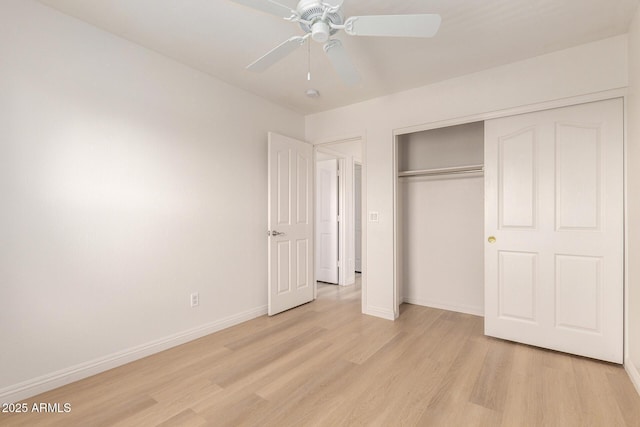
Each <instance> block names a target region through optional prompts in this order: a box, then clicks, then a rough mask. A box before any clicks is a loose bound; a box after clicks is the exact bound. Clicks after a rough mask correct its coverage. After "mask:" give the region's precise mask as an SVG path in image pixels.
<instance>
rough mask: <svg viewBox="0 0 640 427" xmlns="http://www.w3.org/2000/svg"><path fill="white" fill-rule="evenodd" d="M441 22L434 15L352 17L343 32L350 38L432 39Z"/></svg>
mask: <svg viewBox="0 0 640 427" xmlns="http://www.w3.org/2000/svg"><path fill="white" fill-rule="evenodd" d="M441 21H442V19H441V18H440V15H434V14H423V15H373V16H352V17H351V18H349V19H347V20H346V21H345V23H344V25H345V28H344V31H345V32H346V33H347V34H349V35H351V36H383V37H433V36H434V35H435V34H436V33H437V32H438V28H440V22H441Z"/></svg>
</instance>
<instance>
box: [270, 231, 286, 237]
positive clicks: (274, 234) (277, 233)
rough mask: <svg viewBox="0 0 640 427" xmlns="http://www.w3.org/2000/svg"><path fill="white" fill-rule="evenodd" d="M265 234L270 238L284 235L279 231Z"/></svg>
mask: <svg viewBox="0 0 640 427" xmlns="http://www.w3.org/2000/svg"><path fill="white" fill-rule="evenodd" d="M267 234H268V235H270V236H280V235H282V234H284V233H281V232H279V231H276V230H273V231H269V232H267Z"/></svg>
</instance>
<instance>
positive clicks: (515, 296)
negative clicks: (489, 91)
mask: <svg viewBox="0 0 640 427" xmlns="http://www.w3.org/2000/svg"><path fill="white" fill-rule="evenodd" d="M622 119H623V104H622V100H621V99H615V100H609V101H601V102H594V103H589V104H583V105H579V106H573V107H566V108H559V109H554V110H548V111H542V112H536V113H531V114H523V115H519V116H513V117H507V118H501V119H496V120H490V121H487V122H486V123H485V232H486V236H485V237H486V239H487V240H486V241H485V333H486V334H487V335H491V336H494V337H498V338H504V339H508V340H512V341H518V342H522V343H526V344H532V345H536V346H540V347H545V348H550V349H554V350H560V351H564V352H568V353H573V354H578V355H582V356H587V357H593V358H596V359H601V360H606V361H610V362H615V363H622V357H623V354H622V349H623V347H622V345H623V335H622V334H623V244H624V242H623V239H624V234H623V233H624V230H623V121H622ZM491 242H493V243H491Z"/></svg>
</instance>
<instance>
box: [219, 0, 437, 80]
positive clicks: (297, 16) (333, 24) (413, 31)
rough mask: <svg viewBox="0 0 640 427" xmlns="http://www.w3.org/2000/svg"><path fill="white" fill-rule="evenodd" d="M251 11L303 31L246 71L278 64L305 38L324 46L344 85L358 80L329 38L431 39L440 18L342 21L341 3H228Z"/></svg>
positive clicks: (265, 0)
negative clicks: (340, 35)
mask: <svg viewBox="0 0 640 427" xmlns="http://www.w3.org/2000/svg"><path fill="white" fill-rule="evenodd" d="M231 1H233V2H235V3H239V4H242V5H245V6H248V7H251V8H253V9H257V10H260V11H262V12H266V13H269V14H272V15H276V16H279V17H281V18H284V19H285V20H286V21H290V22H297V23H298V24H299V25H300V28H302V30H303V31H304V32H305V35H303V36H293V37H291V38H290V39H288V40H286V41H284V42H283V43H281V44H280V45H278V46H276V47H275V48H274V49H272V50H270V51H269V52H267V53H266V54H265V55H264V56H262V57H260V58H258V59H257V60H256V61H254V62H253V63H251V64H249V65H248V66H247V69H248V70H251V71H255V72H262V71H264V70H266V69H267V68H269V67H270V66H272V65H273V64H275V63H276V62H278V61H280V60H281V59H283V58H284V57H286V56H287V55H289V54H290V53H292V52H293V51H294V50H295V49H296V48H298V47H299V46H301V45H303V44H304V43H305V42H307V40H308V39H309V38H311V39H312V40H314V41H316V42H318V43H324V52H325V53H326V54H327V56H328V58H329V61H330V62H331V64H332V65H333V68H334V69H335V70H336V72H337V73H338V75H339V76H340V77H341V78H342V80H343V81H344V82H345V83H347V84H348V85H354V84H356V83H358V81H359V80H360V76H359V75H358V71H357V70H356V68H355V67H354V66H353V64H352V62H351V60H350V59H349V56H348V55H347V52H346V50H345V49H344V47H343V46H342V43H341V42H340V40H339V39H336V38H333V39H332V38H331V36H333V35H334V34H336V33H337V32H338V31H340V30H344V32H345V33H347V34H348V35H350V36H383V37H433V36H434V35H435V34H436V32H437V31H438V28H439V27H440V21H441V19H440V15H434V14H416V15H371V16H351V17H349V18H347V19H344V14H343V13H342V4H343V2H344V0H300V1H299V2H298V5H297V6H296V8H295V9H291V8H290V7H289V6H285V5H283V4H281V3H278V2H277V1H274V0H231Z"/></svg>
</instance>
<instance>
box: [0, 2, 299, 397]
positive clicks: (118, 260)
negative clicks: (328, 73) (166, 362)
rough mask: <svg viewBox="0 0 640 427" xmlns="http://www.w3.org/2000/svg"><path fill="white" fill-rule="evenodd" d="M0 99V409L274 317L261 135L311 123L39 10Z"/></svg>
mask: <svg viewBox="0 0 640 427" xmlns="http://www.w3.org/2000/svg"><path fill="white" fill-rule="evenodd" d="M0 94H1V95H0V195H2V209H0V294H1V295H0V336H1V337H2V344H1V349H0V401H7V400H12V399H15V398H20V397H24V396H26V395H29V394H33V393H34V392H39V391H42V390H43V389H46V388H50V387H53V386H56V385H60V384H61V383H64V382H67V381H70V380H73V379H76V378H78V377H81V376H84V375H86V374H88V373H92V372H95V371H96V370H100V369H104V368H105V367H109V366H113V365H114V364H117V363H123V362H124V361H126V360H128V359H131V358H134V357H139V356H140V355H142V354H145V353H148V352H151V351H156V350H158V349H159V348H162V347H163V346H167V345H171V344H174V343H175V342H178V341H180V340H183V341H184V340H186V339H189V338H193V337H195V336H198V335H203V334H205V333H208V332H211V331H213V330H216V329H219V328H221V327H223V326H227V325H229V324H232V323H236V322H238V321H241V320H243V319H247V318H250V317H254V316H257V315H260V314H262V313H265V312H266V309H265V305H266V303H267V292H266V280H267V265H266V259H267V241H266V237H265V236H266V234H265V231H266V229H267V224H266V208H267V206H266V205H267V196H266V167H267V166H266V165H267V151H266V132H267V131H268V130H273V131H277V132H280V133H284V134H288V135H291V136H293V137H298V138H303V137H304V130H303V129H304V119H303V117H302V116H301V115H298V114H296V113H293V112H291V111H288V110H285V109H283V108H280V107H277V106H275V105H273V104H271V103H269V102H267V101H265V100H263V99H261V98H257V97H255V96H253V95H250V94H248V93H246V92H244V91H241V90H239V89H236V88H233V87H231V86H229V85H227V84H225V83H222V82H220V81H218V80H216V79H214V78H212V77H210V76H208V75H205V74H202V73H200V72H197V71H194V70H192V69H189V68H187V67H185V66H183V65H180V64H178V63H176V62H174V61H172V60H169V59H167V58H165V57H163V56H160V55H158V54H156V53H153V52H151V51H148V50H145V49H144V48H142V47H139V46H137V45H135V44H132V43H129V42H127V41H125V40H122V39H119V38H117V37H115V36H112V35H109V34H107V33H105V32H102V31H100V30H98V29H96V28H94V27H91V26H89V25H87V24H84V23H81V22H80V21H77V20H75V19H73V18H70V17H67V16H65V15H62V14H60V13H58V12H56V11H53V10H52V9H49V8H47V7H45V6H43V5H41V4H39V3H37V2H35V1H31V0H4V1H2V2H0ZM260 213H264V215H261V214H260ZM247 264H249V265H250V266H251V268H247ZM193 291H198V292H199V293H200V307H198V308H195V309H192V308H190V307H189V294H190V292H193ZM172 339H173V340H172ZM166 340H168V342H165V341H166ZM115 356H120V357H121V359H119V360H113V358H114V357H115Z"/></svg>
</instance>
